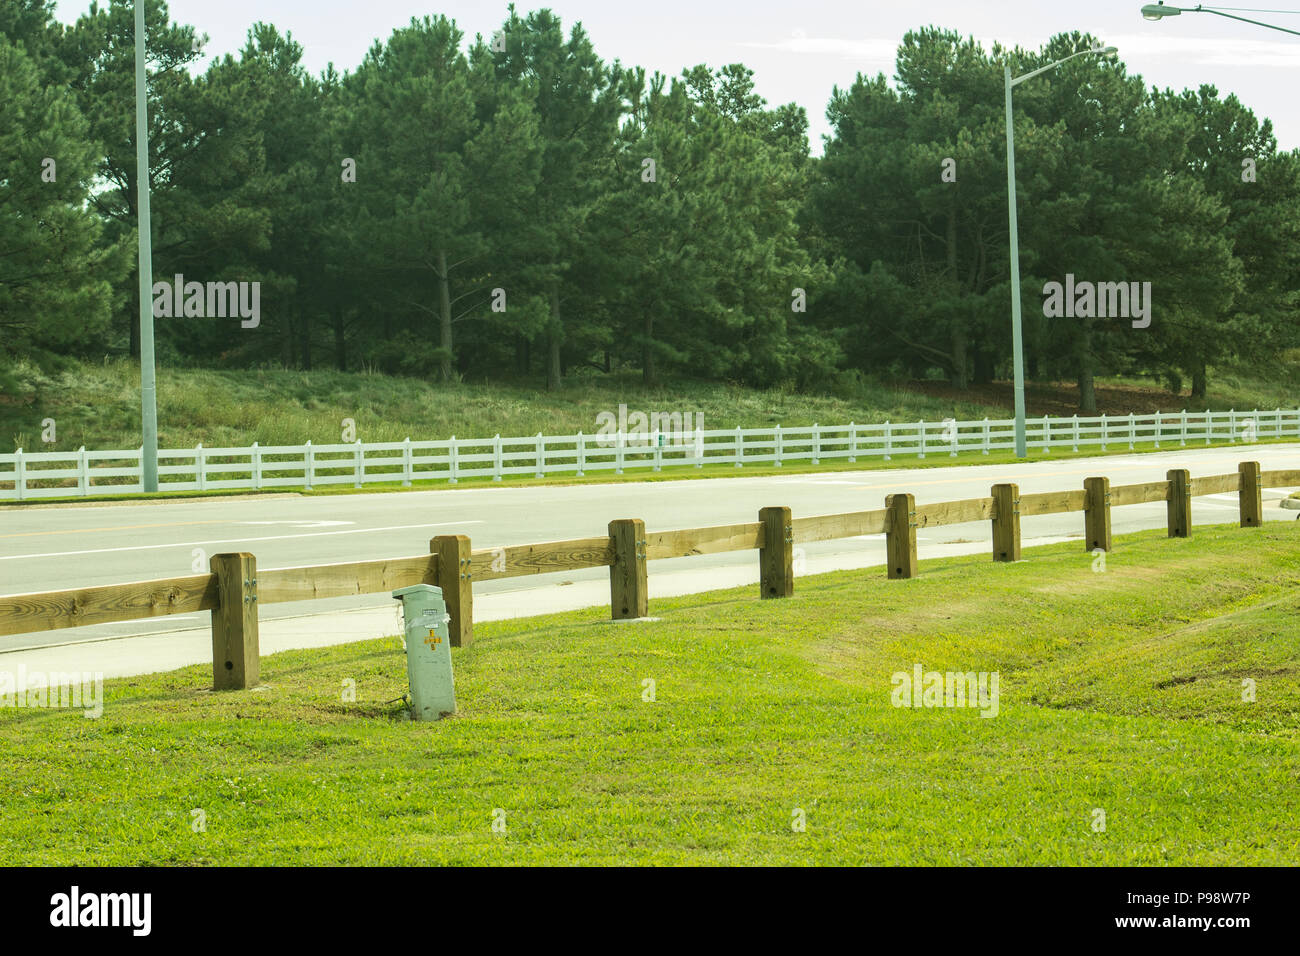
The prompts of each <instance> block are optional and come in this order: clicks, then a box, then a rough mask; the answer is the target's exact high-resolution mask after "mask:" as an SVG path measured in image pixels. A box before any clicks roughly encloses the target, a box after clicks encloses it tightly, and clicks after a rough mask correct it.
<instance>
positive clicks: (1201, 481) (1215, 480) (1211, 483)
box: [1191, 475, 1241, 498]
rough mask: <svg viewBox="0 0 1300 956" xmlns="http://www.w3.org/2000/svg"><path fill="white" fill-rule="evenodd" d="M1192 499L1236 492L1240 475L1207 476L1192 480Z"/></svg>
mask: <svg viewBox="0 0 1300 956" xmlns="http://www.w3.org/2000/svg"><path fill="white" fill-rule="evenodd" d="M1191 484H1192V497H1193V498H1196V497H1199V496H1200V495H1221V494H1223V493H1225V492H1228V491H1236V490H1238V488H1239V487H1240V486H1241V475H1208V476H1206V477H1204V478H1193V479H1192V482H1191Z"/></svg>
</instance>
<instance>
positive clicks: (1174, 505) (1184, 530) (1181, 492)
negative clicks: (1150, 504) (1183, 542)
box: [1165, 468, 1192, 538]
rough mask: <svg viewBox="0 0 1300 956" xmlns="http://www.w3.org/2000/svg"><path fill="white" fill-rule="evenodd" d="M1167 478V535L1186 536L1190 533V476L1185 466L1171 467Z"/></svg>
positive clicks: (1174, 536) (1172, 536) (1166, 474)
mask: <svg viewBox="0 0 1300 956" xmlns="http://www.w3.org/2000/svg"><path fill="white" fill-rule="evenodd" d="M1165 477H1166V478H1167V479H1168V480H1169V498H1168V499H1167V502H1166V503H1167V505H1168V509H1167V510H1168V514H1169V537H1171V538H1186V537H1187V536H1188V535H1189V534H1191V533H1192V477H1191V475H1190V474H1189V473H1188V471H1187V469H1186V468H1171V469H1170V470H1169V471H1168V472H1166V473H1165Z"/></svg>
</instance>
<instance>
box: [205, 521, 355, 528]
mask: <svg viewBox="0 0 1300 956" xmlns="http://www.w3.org/2000/svg"><path fill="white" fill-rule="evenodd" d="M231 524H287V525H292V526H293V527H295V528H333V527H336V526H338V525H343V524H356V522H355V521H307V520H303V519H297V520H292V521H232V522H231Z"/></svg>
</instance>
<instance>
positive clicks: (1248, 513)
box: [1237, 461, 1264, 528]
mask: <svg viewBox="0 0 1300 956" xmlns="http://www.w3.org/2000/svg"><path fill="white" fill-rule="evenodd" d="M1237 473H1238V474H1239V475H1240V476H1241V489H1240V491H1239V492H1238V495H1239V496H1240V501H1241V526H1242V527H1243V528H1258V527H1260V526H1261V525H1263V524H1264V497H1263V494H1262V491H1263V489H1262V488H1260V482H1259V462H1257V461H1243V462H1242V463H1241V464H1239V465H1238V466H1237Z"/></svg>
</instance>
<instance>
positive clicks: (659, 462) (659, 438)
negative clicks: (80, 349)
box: [654, 430, 664, 471]
mask: <svg viewBox="0 0 1300 956" xmlns="http://www.w3.org/2000/svg"><path fill="white" fill-rule="evenodd" d="M663 440H664V434H663V432H661V431H658V430H656V431H655V435H654V449H655V453H654V470H655V471H662V470H663V463H664V453H663V447H664V446H663Z"/></svg>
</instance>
